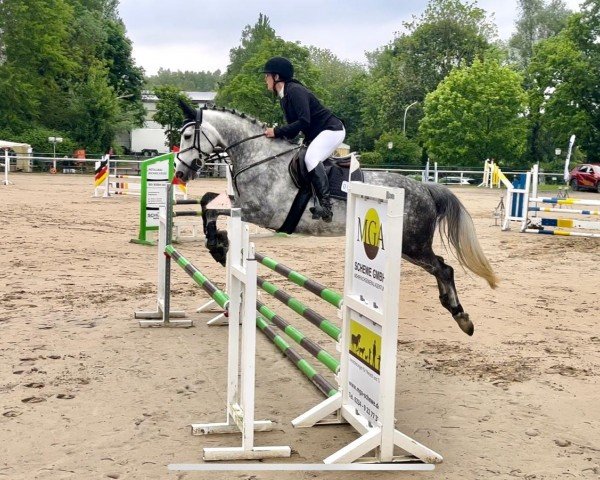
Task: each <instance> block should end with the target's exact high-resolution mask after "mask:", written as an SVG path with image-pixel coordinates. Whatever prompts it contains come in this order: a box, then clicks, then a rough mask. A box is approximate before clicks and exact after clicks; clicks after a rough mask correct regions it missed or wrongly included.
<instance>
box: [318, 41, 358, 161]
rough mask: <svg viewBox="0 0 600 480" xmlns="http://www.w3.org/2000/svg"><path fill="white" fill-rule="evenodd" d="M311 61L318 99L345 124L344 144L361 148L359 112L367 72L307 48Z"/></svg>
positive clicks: (329, 53) (355, 65)
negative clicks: (318, 74)
mask: <svg viewBox="0 0 600 480" xmlns="http://www.w3.org/2000/svg"><path fill="white" fill-rule="evenodd" d="M309 51H310V59H311V62H312V64H313V65H314V67H315V68H316V69H317V70H318V71H319V72H320V80H319V86H320V87H321V89H322V90H323V94H322V97H321V100H322V101H323V103H324V104H325V105H326V106H327V107H329V108H330V109H331V110H332V111H333V112H334V113H335V114H336V115H337V116H338V117H340V118H341V119H342V120H343V121H344V123H345V125H346V143H348V142H352V143H351V145H353V146H354V147H355V148H359V149H360V147H361V131H362V128H363V125H362V118H361V110H360V108H359V106H360V103H361V99H362V97H363V87H364V81H365V78H366V76H367V72H366V70H365V68H364V67H363V66H362V65H359V64H357V63H353V62H346V61H343V60H340V59H339V58H338V57H336V56H335V55H334V54H333V53H331V51H329V50H325V49H320V48H315V47H309Z"/></svg>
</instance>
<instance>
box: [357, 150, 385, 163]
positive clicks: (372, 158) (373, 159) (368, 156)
mask: <svg viewBox="0 0 600 480" xmlns="http://www.w3.org/2000/svg"><path fill="white" fill-rule="evenodd" d="M360 164H361V166H363V167H366V166H373V167H374V166H377V165H382V164H383V158H381V155H380V154H379V153H378V152H362V153H361V154H360Z"/></svg>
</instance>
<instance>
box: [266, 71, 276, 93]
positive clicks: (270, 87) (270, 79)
mask: <svg viewBox="0 0 600 480" xmlns="http://www.w3.org/2000/svg"><path fill="white" fill-rule="evenodd" d="M265 83H266V84H267V90H273V86H274V85H275V79H274V78H273V75H272V74H270V73H265Z"/></svg>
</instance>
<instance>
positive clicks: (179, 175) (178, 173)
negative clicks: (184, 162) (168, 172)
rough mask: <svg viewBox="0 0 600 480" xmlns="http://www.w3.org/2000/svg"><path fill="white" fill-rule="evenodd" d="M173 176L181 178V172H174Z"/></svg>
mask: <svg viewBox="0 0 600 480" xmlns="http://www.w3.org/2000/svg"><path fill="white" fill-rule="evenodd" d="M175 176H176V177H177V178H183V172H180V171H178V172H176V173H175Z"/></svg>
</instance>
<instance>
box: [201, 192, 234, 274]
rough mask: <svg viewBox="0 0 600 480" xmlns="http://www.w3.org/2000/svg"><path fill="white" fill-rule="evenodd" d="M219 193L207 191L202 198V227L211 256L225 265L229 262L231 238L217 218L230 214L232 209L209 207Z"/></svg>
mask: <svg viewBox="0 0 600 480" xmlns="http://www.w3.org/2000/svg"><path fill="white" fill-rule="evenodd" d="M217 195H218V194H216V193H213V192H209V193H206V194H205V195H204V196H203V197H202V199H201V200H200V206H201V207H202V228H203V230H204V235H205V236H206V240H205V245H206V248H207V249H208V252H209V253H210V254H211V256H212V257H213V258H214V259H215V260H216V261H217V262H219V263H220V264H221V265H223V266H225V263H226V262H227V250H228V249H229V239H228V238H227V231H225V230H219V229H218V227H217V220H218V219H219V217H220V216H230V215H231V210H229V209H223V208H214V209H213V208H208V204H209V203H210V202H211V201H212V200H214V199H215V198H216V197H217Z"/></svg>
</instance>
